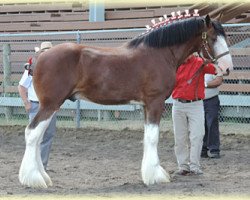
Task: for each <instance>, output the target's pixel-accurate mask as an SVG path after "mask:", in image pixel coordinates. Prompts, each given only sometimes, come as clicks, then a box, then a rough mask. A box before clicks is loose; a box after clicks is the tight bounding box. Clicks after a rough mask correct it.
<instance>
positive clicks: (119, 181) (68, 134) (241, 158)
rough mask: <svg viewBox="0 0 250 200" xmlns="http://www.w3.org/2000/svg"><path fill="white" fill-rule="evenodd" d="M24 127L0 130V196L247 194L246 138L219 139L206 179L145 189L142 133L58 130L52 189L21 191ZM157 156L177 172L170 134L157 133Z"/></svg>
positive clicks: (206, 162)
mask: <svg viewBox="0 0 250 200" xmlns="http://www.w3.org/2000/svg"><path fill="white" fill-rule="evenodd" d="M24 129H25V127H22V126H9V127H8V126H3V127H0V198H1V196H12V195H30V194H32V195H41V194H42V195H50V194H51V195H52V194H53V195H75V194H76V195H77V194H81V195H89V194H90V195H92V194H94V195H104V196H105V195H112V194H119V195H123V194H124V195H126V194H135V195H148V194H157V195H165V194H166V195H188V196H196V195H202V196H207V195H236V196H238V195H246V196H250V190H249V188H250V156H249V155H250V146H249V145H250V135H245V136H244V135H239V134H234V133H230V134H229V135H224V134H222V136H221V143H222V146H221V154H222V157H221V158H220V159H208V158H206V159H205V158H202V159H201V164H202V167H203V170H204V175H201V176H185V177H173V178H172V182H170V183H167V184H158V185H153V186H149V187H146V186H145V185H144V184H143V183H142V180H141V175H140V166H141V160H142V155H143V144H142V139H143V131H141V130H140V131H139V130H137V131H136V130H128V129H124V130H120V131H117V130H115V131H110V130H99V129H69V128H59V129H58V130H57V135H56V138H55V140H54V143H53V147H52V151H51V156H50V160H49V171H48V174H49V175H50V177H51V179H52V181H53V186H52V187H50V188H48V189H31V188H27V187H23V186H21V185H20V183H19V181H18V170H19V166H20V163H21V159H22V156H23V153H24V148H25V142H24ZM158 152H159V157H160V161H161V164H162V166H163V168H165V169H166V170H167V171H169V172H173V171H174V170H176V160H175V156H174V140H173V134H172V132H161V133H160V141H159V146H158Z"/></svg>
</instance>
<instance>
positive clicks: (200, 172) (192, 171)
mask: <svg viewBox="0 0 250 200" xmlns="http://www.w3.org/2000/svg"><path fill="white" fill-rule="evenodd" d="M190 174H194V175H202V174H203V171H202V170H201V169H193V170H190Z"/></svg>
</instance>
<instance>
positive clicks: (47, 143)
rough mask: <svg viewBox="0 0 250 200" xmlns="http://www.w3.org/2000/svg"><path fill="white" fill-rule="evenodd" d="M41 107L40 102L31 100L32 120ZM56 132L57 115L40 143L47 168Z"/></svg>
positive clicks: (30, 114)
mask: <svg viewBox="0 0 250 200" xmlns="http://www.w3.org/2000/svg"><path fill="white" fill-rule="evenodd" d="M38 109H39V103H34V102H31V109H30V112H29V121H31V120H32V119H33V118H34V117H35V116H36V114H37V112H38ZM55 133H56V115H54V116H53V118H52V120H51V122H50V124H49V126H48V128H47V129H46V131H45V133H44V135H43V140H42V142H41V145H40V150H41V158H42V162H43V166H44V169H46V168H47V165H48V160H49V154H50V149H51V146H52V141H53V138H54V135H55Z"/></svg>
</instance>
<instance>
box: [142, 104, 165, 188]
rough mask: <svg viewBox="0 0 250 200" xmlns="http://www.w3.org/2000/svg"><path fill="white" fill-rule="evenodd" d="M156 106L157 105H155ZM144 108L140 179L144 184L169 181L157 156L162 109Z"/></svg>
mask: <svg viewBox="0 0 250 200" xmlns="http://www.w3.org/2000/svg"><path fill="white" fill-rule="evenodd" d="M156 106H157V105H156ZM158 107H159V105H158ZM158 107H156V109H153V107H151V108H152V110H148V108H147V107H146V108H145V109H146V110H145V116H146V118H145V125H144V140H143V143H144V152H143V159H142V166H141V174H142V180H143V182H144V183H145V184H146V185H151V184H154V183H162V182H170V176H169V174H168V173H167V172H166V171H165V170H164V169H163V168H162V167H161V165H160V161H159V157H158V151H157V146H158V140H159V121H160V116H161V113H162V109H161V108H158Z"/></svg>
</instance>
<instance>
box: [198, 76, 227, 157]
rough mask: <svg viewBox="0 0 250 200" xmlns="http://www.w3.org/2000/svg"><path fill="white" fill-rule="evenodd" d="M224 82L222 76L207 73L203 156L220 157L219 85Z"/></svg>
mask: <svg viewBox="0 0 250 200" xmlns="http://www.w3.org/2000/svg"><path fill="white" fill-rule="evenodd" d="M222 82H223V77H222V76H215V75H211V74H205V99H204V101H203V103H204V110H205V136H204V138H203V146H202V152H201V157H209V158H220V132H219V110H220V100H219V88H218V87H219V86H220V85H221V84H222Z"/></svg>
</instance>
